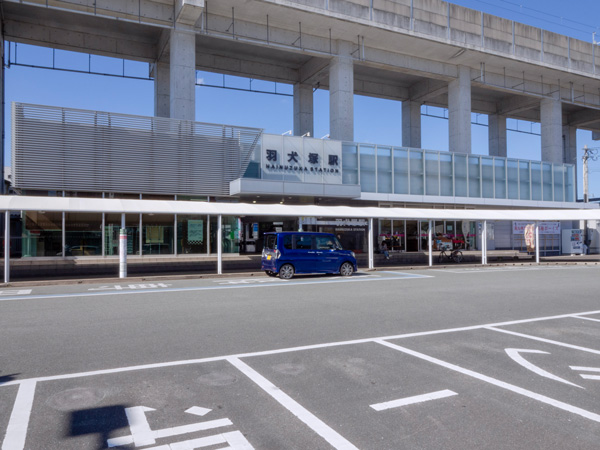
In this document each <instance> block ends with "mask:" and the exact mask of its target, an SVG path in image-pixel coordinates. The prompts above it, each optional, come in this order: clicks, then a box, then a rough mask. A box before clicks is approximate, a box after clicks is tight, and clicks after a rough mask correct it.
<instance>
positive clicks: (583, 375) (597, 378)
mask: <svg viewBox="0 0 600 450" xmlns="http://www.w3.org/2000/svg"><path fill="white" fill-rule="evenodd" d="M570 367H571V370H577V371H579V372H600V367H581V366H570ZM579 376H581V378H584V379H586V380H595V381H600V375H590V374H587V373H580V374H579Z"/></svg>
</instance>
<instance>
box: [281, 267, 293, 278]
mask: <svg viewBox="0 0 600 450" xmlns="http://www.w3.org/2000/svg"><path fill="white" fill-rule="evenodd" d="M293 276H294V266H292V265H291V264H284V265H283V266H281V269H279V278H281V279H282V280H289V279H290V278H292V277H293Z"/></svg>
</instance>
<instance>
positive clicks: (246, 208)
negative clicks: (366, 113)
mask: <svg viewBox="0 0 600 450" xmlns="http://www.w3.org/2000/svg"><path fill="white" fill-rule="evenodd" d="M0 211H56V212H62V211H65V212H105V213H119V214H120V213H127V214H140V213H141V214H185V215H219V214H221V215H225V216H280V217H327V218H356V219H368V218H385V219H424V220H531V221H545V220H600V208H598V205H589V204H588V205H585V207H584V204H582V209H526V210H524V209H428V208H379V207H350V206H315V205H285V204H273V205H265V204H248V203H209V202H197V201H174V200H170V201H164V200H121V199H100V198H82V197H29V196H0Z"/></svg>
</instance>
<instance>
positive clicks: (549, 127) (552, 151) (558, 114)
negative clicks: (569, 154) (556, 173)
mask: <svg viewBox="0 0 600 450" xmlns="http://www.w3.org/2000/svg"><path fill="white" fill-rule="evenodd" d="M540 107H541V111H540V112H541V114H540V117H541V122H542V161H545V162H551V163H555V164H562V163H563V142H562V104H561V102H560V100H558V99H554V98H544V99H542V101H541V102H540Z"/></svg>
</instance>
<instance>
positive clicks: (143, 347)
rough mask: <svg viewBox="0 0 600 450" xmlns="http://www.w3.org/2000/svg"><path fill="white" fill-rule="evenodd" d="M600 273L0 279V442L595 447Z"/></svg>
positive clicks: (542, 269) (566, 268)
mask: <svg viewBox="0 0 600 450" xmlns="http://www.w3.org/2000/svg"><path fill="white" fill-rule="evenodd" d="M599 275H600V267H599V266H597V265H552V266H529V265H526V266H521V265H518V266H494V267H477V266H473V267H465V266H447V267H438V268H435V269H429V270H401V269H390V270H387V269H386V270H378V271H374V272H359V273H357V274H355V275H354V276H352V277H350V278H341V277H339V276H304V277H296V278H294V279H292V280H279V279H276V278H270V277H266V276H260V275H258V274H257V275H253V276H229V277H215V278H202V279H151V280H147V279H146V280H142V279H134V280H114V279H113V280H98V281H99V282H98V283H79V284H68V285H63V284H56V285H41V286H38V285H29V286H26V285H15V286H7V287H3V288H2V290H0V342H1V343H2V344H1V347H0V350H1V351H0V442H2V445H3V446H2V450H20V449H44V450H46V449H103V448H128V449H134V448H136V449H137V448H141V449H154V450H175V449H194V448H209V449H216V448H232V449H269V450H270V449H273V450H279V449H330V448H335V449H354V448H360V449H402V448H407V449H441V448H443V449H471V448H494V449H522V448H528V449H564V448H567V447H568V448H574V449H597V448H598V438H597V437H598V435H599V433H600V406H599V405H600V401H599V400H600V339H599V337H600V301H598V298H600V297H599V296H598V294H597V291H598V287H599V284H598V281H597V280H598V279H599Z"/></svg>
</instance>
